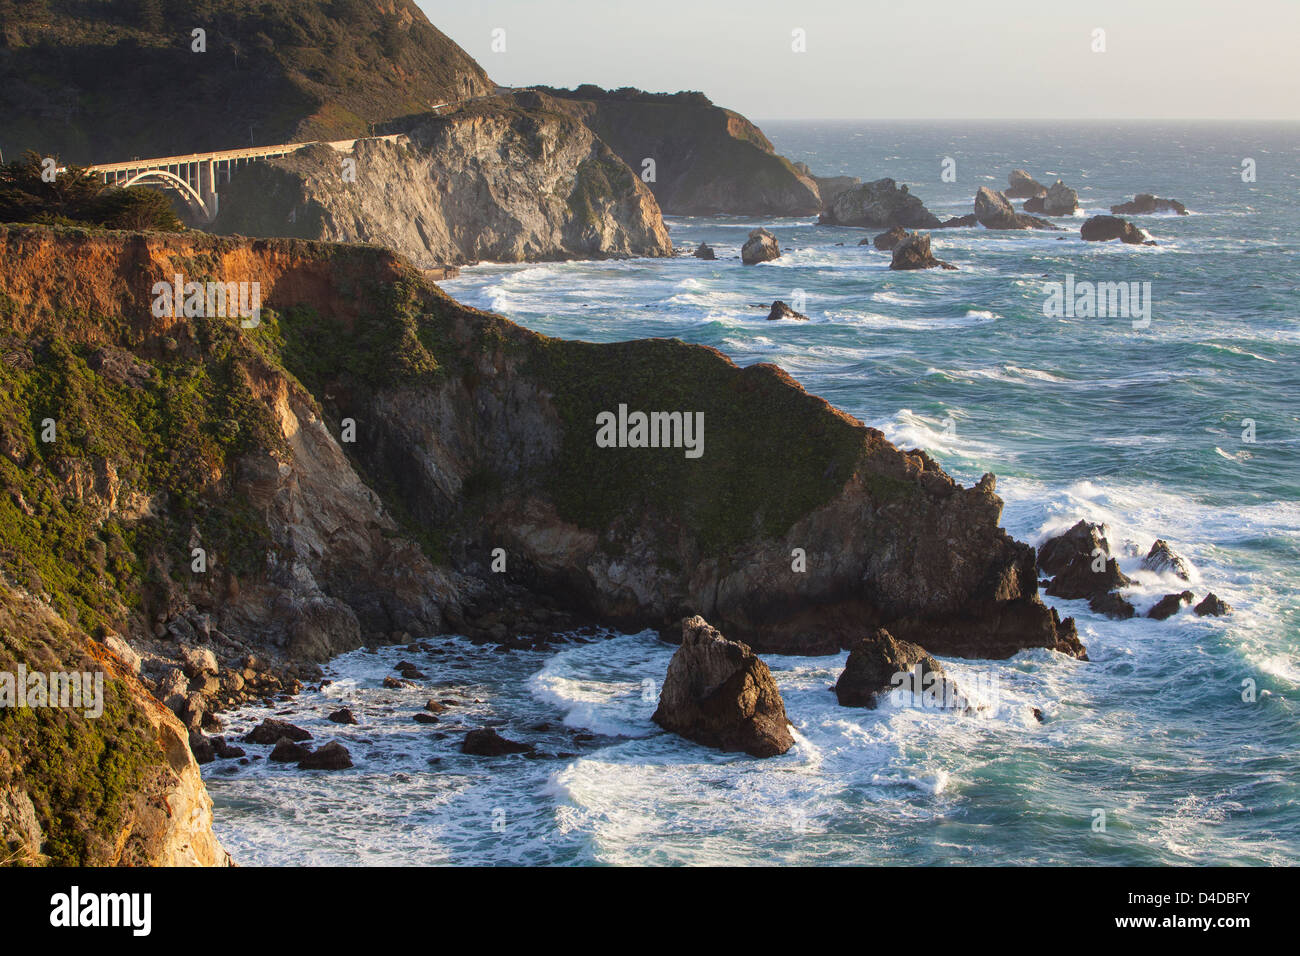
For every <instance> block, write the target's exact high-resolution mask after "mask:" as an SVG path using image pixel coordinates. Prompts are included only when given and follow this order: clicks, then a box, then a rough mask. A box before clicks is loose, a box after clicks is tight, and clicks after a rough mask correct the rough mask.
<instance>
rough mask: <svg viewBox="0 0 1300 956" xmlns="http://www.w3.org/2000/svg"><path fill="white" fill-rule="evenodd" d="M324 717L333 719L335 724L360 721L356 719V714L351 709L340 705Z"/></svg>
mask: <svg viewBox="0 0 1300 956" xmlns="http://www.w3.org/2000/svg"><path fill="white" fill-rule="evenodd" d="M326 719H327V720H330V721H333V722H334V723H336V724H356V723H360V721H358V720H357V715H356V714H354V713H352V710H351V708H349V707H340V708H339V709H338V710H336V711H334V712H332V713H331V714H330V715H329V717H327V718H326Z"/></svg>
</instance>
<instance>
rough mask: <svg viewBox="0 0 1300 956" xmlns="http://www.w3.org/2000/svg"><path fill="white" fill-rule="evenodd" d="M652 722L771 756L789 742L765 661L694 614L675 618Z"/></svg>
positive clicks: (727, 746) (728, 747) (778, 693)
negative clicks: (677, 626) (673, 644)
mask: <svg viewBox="0 0 1300 956" xmlns="http://www.w3.org/2000/svg"><path fill="white" fill-rule="evenodd" d="M681 628H682V637H681V641H682V642H681V646H680V647H679V648H678V649H677V652H676V653H675V654H673V657H672V660H671V661H669V663H668V673H667V675H665V677H664V683H663V689H662V690H661V692H660V695H659V707H658V709H657V710H655V712H654V717H653V720H654V722H655V723H656V724H658V725H659V726H661V727H663V728H664V729H665V730H669V731H672V732H673V733H675V734H679V735H681V736H683V737H685V738H687V739H688V740H693V741H695V742H696V743H699V744H704V745H705V746H706V747H714V748H716V749H718V750H730V751H741V752H744V753H747V754H749V755H750V756H751V757H775V756H778V755H780V754H783V753H785V752H786V751H787V750H789V749H790V748H791V747H792V746H794V737H793V735H791V733H790V726H789V724H790V722H789V721H788V720H787V719H786V715H785V701H783V700H782V699H781V691H780V690H779V689H778V688H777V686H776V681H775V680H774V679H773V678H772V673H771V671H769V670H768V668H767V665H766V664H764V663H763V662H762V661H761V660H759V659H758V656H757V655H756V654H755V653H754V652H753V651H752V650H750V648H749V647H748V646H747V645H745V644H743V643H741V642H740V641H729V640H727V639H726V638H725V637H723V636H722V634H721V632H719V631H718V629H717V628H715V627H712V626H711V625H710V624H709V623H708V622H707V621H706V620H704V618H702V617H700V616H699V615H695V616H693V617H689V618H685V619H684V620H683V621H682V622H681Z"/></svg>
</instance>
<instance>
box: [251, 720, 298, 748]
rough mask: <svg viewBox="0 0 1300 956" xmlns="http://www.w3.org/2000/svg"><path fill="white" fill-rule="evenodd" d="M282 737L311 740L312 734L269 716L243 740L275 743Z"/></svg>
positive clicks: (254, 742) (256, 742)
mask: <svg viewBox="0 0 1300 956" xmlns="http://www.w3.org/2000/svg"><path fill="white" fill-rule="evenodd" d="M281 738H284V739H286V740H295V741H296V740H311V734H310V733H308V732H307V731H305V730H303V729H302V728H301V727H295V726H294V725H293V724H291V723H289V722H288V721H284V720H276V719H274V718H273V717H268V718H266V719H265V720H263V721H262V722H261V723H260V724H258V725H257V726H256V727H254V728H253V729H252V730H250V731H249V732H248V733H247V734H245V735H244V738H243V740H244V743H246V744H273V743H275V742H276V741H278V740H280V739H281Z"/></svg>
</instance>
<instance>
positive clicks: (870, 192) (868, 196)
mask: <svg viewBox="0 0 1300 956" xmlns="http://www.w3.org/2000/svg"><path fill="white" fill-rule="evenodd" d="M817 222H818V224H819V225H824V226H865V227H867V228H875V229H887V228H890V227H892V226H903V227H905V228H907V229H934V228H935V227H936V226H938V225H939V218H938V217H937V216H935V215H934V213H932V212H930V211H929V210H928V209H926V208H925V204H924V203H923V202H921V200H920V199H919V198H917V197H916V196H913V195H912V194H911V193H910V192H908V190H907V186H906V185H903V186H899V185H898V184H897V183H895V182H894V181H893V180H892V179H889V178H885V179H877V180H876V181H875V182H871V183H862V184H861V185H860V186H853V187H850V188H848V189H845V190H844V191H843V192H841V193H840V194H839V195H838V196H836V197H835V201H834V202H832V203H830V204H829V205H828V206H827V208H826V209H824V210H823V211H822V214H821V215H820V216H819V217H818V218H817Z"/></svg>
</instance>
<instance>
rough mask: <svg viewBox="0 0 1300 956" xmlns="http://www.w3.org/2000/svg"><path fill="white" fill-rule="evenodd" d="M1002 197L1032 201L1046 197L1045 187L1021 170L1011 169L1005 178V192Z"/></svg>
mask: <svg viewBox="0 0 1300 956" xmlns="http://www.w3.org/2000/svg"><path fill="white" fill-rule="evenodd" d="M1004 195H1005V196H1006V197H1007V198H1008V199H1032V198H1034V197H1035V196H1046V195H1047V187H1046V186H1044V185H1043V184H1042V183H1040V182H1039V181H1038V180H1037V179H1035V178H1034V177H1033V176H1030V175H1029V174H1028V173H1027V172H1025V171H1024V170H1023V169H1013V170H1011V175H1009V176H1008V177H1007V191H1006V193H1005V194H1004Z"/></svg>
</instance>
